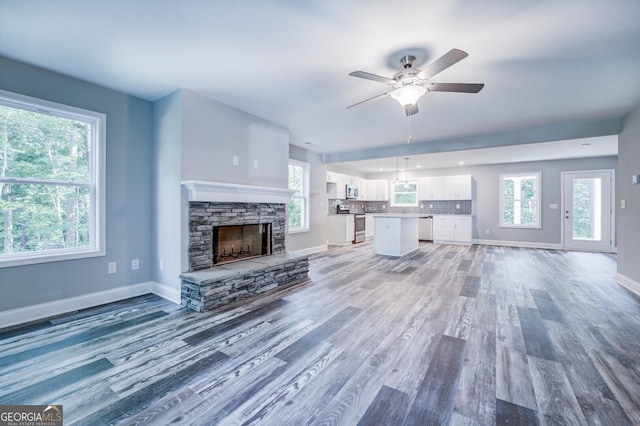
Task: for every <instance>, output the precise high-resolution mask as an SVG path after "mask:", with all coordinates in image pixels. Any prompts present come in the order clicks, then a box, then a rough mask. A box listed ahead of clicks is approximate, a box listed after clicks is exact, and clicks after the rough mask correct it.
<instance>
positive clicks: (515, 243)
mask: <svg viewBox="0 0 640 426" xmlns="http://www.w3.org/2000/svg"><path fill="white" fill-rule="evenodd" d="M473 243H474V244H482V245H486V246H502V247H522V248H537V249H547V250H562V244H553V243H532V242H526V241H503V240H480V239H478V240H473Z"/></svg>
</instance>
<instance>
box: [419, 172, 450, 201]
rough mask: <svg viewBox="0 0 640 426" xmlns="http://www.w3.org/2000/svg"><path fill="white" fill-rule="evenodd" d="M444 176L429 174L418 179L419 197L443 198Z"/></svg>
mask: <svg viewBox="0 0 640 426" xmlns="http://www.w3.org/2000/svg"><path fill="white" fill-rule="evenodd" d="M443 190H444V177H442V176H428V177H421V178H420V179H418V199H420V200H428V201H430V200H443V199H444V198H443V195H444V193H443Z"/></svg>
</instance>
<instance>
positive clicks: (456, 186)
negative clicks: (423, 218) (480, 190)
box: [418, 175, 472, 201]
mask: <svg viewBox="0 0 640 426" xmlns="http://www.w3.org/2000/svg"><path fill="white" fill-rule="evenodd" d="M418 198H419V199H420V201H432V200H471V199H472V178H471V175H458V176H428V177H422V178H420V179H419V180H418Z"/></svg>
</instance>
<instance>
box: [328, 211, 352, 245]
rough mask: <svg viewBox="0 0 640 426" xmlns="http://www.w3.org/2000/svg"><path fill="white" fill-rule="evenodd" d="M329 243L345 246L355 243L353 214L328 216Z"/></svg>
mask: <svg viewBox="0 0 640 426" xmlns="http://www.w3.org/2000/svg"><path fill="white" fill-rule="evenodd" d="M327 224H328V234H327V243H328V244H330V245H335V246H344V245H347V244H351V243H353V238H354V235H355V218H354V216H353V215H352V214H330V215H329V216H327Z"/></svg>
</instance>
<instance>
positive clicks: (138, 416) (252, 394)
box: [0, 243, 640, 425]
mask: <svg viewBox="0 0 640 426" xmlns="http://www.w3.org/2000/svg"><path fill="white" fill-rule="evenodd" d="M614 273H615V257H614V256H611V255H606V254H598V253H580V252H563V251H547V250H532V249H518V248H504V247H490V246H471V247H467V246H453V245H435V244H421V246H420V250H419V251H416V252H413V253H411V254H409V255H407V256H404V257H401V258H391V257H384V256H377V255H375V254H374V253H373V248H372V245H371V244H369V243H366V244H359V245H356V246H350V247H345V248H336V249H332V250H330V251H327V252H325V253H321V254H318V255H314V256H312V259H311V268H310V280H309V282H308V283H305V284H302V285H299V286H297V287H295V288H292V289H288V290H286V291H283V292H279V293H274V294H271V295H269V296H268V297H267V298H265V299H262V300H260V301H254V302H251V303H250V304H247V305H244V306H242V307H239V308H235V309H233V310H228V311H225V312H218V313H204V314H198V313H195V312H192V311H190V310H186V309H182V308H181V307H179V306H176V305H173V304H171V303H169V302H167V301H164V300H162V299H160V298H158V297H156V296H153V295H148V296H143V297H138V298H135V299H131V300H127V301H122V302H118V303H113V304H109V305H105V306H101V307H97V308H92V309H88V310H84V311H81V312H75V313H70V314H67V315H64V316H60V317H57V318H53V319H50V320H48V321H44V322H41V323H38V324H30V325H28V326H25V327H22V328H16V329H11V330H0V404H62V405H63V406H64V418H65V424H81V425H97V424H100V425H106V424H120V423H121V424H127V425H129V424H137V425H142V424H158V425H167V424H179V425H202V424H265V425H274V424H283V425H333V424H336V425H338V424H339V425H401V424H406V425H446V424H452V425H471V424H478V425H490V424H515V425H536V424H541V425H546V424H553V425H556V424H568V425H574V424H575V425H583V424H585V425H586V424H594V425H595V424H602V425H632V424H640V303H639V300H638V298H637V297H636V296H634V295H632V294H631V293H629V292H627V291H626V290H625V289H624V288H622V287H620V286H618V285H617V284H615V283H614V282H613V279H612V277H613V275H614Z"/></svg>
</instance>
